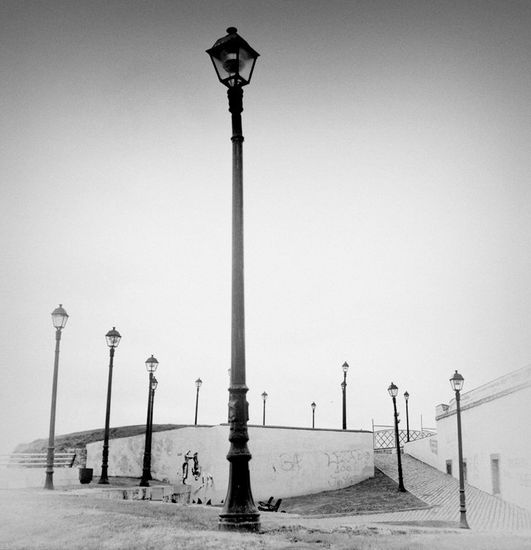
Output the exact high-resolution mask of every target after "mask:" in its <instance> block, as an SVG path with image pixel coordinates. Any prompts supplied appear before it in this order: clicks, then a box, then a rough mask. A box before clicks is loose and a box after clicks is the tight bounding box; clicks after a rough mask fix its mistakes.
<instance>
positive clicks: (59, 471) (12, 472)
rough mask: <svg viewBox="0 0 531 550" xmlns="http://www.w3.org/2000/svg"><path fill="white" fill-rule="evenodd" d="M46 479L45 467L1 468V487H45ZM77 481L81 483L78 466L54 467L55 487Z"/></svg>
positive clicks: (73, 483) (72, 483)
mask: <svg viewBox="0 0 531 550" xmlns="http://www.w3.org/2000/svg"><path fill="white" fill-rule="evenodd" d="M45 480H46V469H45V468H0V488H2V489H28V488H31V487H44V482H45ZM76 483H79V470H78V469H77V468H55V469H54V471H53V484H54V487H61V486H64V485H75V484H76Z"/></svg>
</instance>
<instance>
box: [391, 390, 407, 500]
mask: <svg viewBox="0 0 531 550" xmlns="http://www.w3.org/2000/svg"><path fill="white" fill-rule="evenodd" d="M393 408H394V411H395V442H396V459H397V462H398V490H399V491H401V492H405V491H406V488H405V487H404V477H403V475H402V456H401V454H400V436H399V434H398V412H397V410H396V397H393Z"/></svg>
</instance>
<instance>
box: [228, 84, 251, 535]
mask: <svg viewBox="0 0 531 550" xmlns="http://www.w3.org/2000/svg"><path fill="white" fill-rule="evenodd" d="M227 93H228V98H229V111H230V113H231V119H232V315H231V379H230V387H229V430H230V431H229V441H230V449H229V452H228V454H227V460H228V461H229V486H228V489H227V496H226V498H225V504H224V507H223V510H222V512H221V514H220V516H219V528H220V529H223V530H240V529H241V530H247V531H254V530H258V529H259V528H260V520H259V518H260V514H259V513H258V510H257V508H256V506H255V504H254V500H253V496H252V493H251V480H250V475H249V460H251V453H250V452H249V448H248V446H247V441H249V435H248V430H247V421H248V419H249V403H248V402H247V397H246V394H247V391H248V388H247V386H246V383H245V316H244V311H245V309H244V278H243V135H242V119H241V113H242V111H243V90H242V88H241V87H233V88H229V89H228V92H227Z"/></svg>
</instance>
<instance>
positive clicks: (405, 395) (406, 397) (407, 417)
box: [404, 391, 409, 443]
mask: <svg viewBox="0 0 531 550" xmlns="http://www.w3.org/2000/svg"><path fill="white" fill-rule="evenodd" d="M404 399H405V400H406V435H407V442H408V443H409V408H408V401H409V393H408V392H407V391H405V392H404Z"/></svg>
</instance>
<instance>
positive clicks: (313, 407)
mask: <svg viewBox="0 0 531 550" xmlns="http://www.w3.org/2000/svg"><path fill="white" fill-rule="evenodd" d="M310 406H311V408H312V430H313V429H315V407H317V405H316V404H315V401H312V404H311V405H310Z"/></svg>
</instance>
